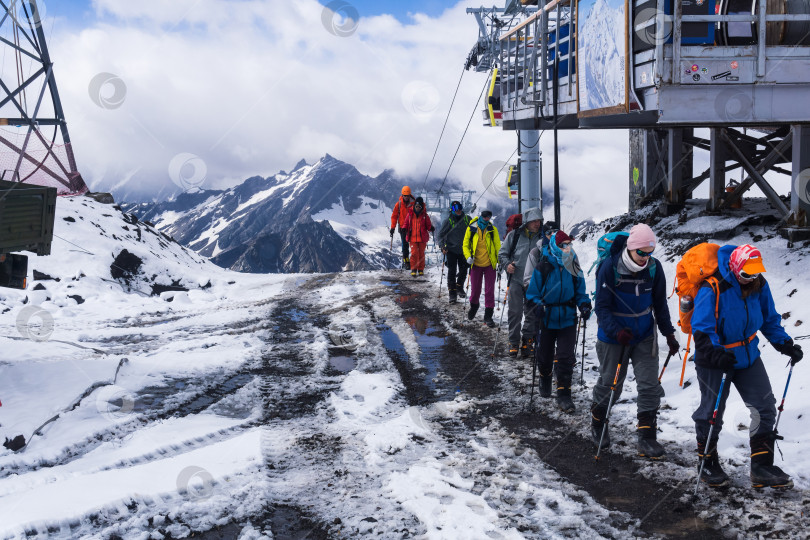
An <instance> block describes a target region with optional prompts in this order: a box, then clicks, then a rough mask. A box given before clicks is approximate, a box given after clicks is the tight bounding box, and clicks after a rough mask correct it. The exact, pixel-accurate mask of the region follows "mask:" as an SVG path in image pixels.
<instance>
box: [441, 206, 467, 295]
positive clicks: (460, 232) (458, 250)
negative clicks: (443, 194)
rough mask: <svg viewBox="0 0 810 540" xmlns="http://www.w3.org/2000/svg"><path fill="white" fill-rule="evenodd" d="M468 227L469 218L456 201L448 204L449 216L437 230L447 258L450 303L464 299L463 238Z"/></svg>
mask: <svg viewBox="0 0 810 540" xmlns="http://www.w3.org/2000/svg"><path fill="white" fill-rule="evenodd" d="M469 226H470V217H469V216H468V215H466V214H465V213H464V208H463V207H462V206H461V203H460V202H458V201H453V202H452V203H450V215H449V216H448V218H447V219H446V220H444V223H442V228H441V229H440V230H439V246H440V247H441V248H442V253H444V254H445V255H446V256H447V289H448V291H449V293H450V303H451V304H454V303H455V302H456V300H457V299H458V297H459V296H460V297H461V298H465V294H464V280H466V279H467V261H466V260H465V259H466V257H465V256H464V236H465V235H466V233H467V227H469Z"/></svg>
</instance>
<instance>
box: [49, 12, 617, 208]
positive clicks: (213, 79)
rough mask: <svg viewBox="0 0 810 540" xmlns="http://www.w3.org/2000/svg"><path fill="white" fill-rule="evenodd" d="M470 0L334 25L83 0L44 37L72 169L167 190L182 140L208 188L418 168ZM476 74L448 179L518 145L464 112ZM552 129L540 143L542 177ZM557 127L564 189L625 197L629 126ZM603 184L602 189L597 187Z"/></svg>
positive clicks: (444, 152) (150, 192)
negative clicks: (87, 20) (311, 167)
mask: <svg viewBox="0 0 810 540" xmlns="http://www.w3.org/2000/svg"><path fill="white" fill-rule="evenodd" d="M468 5H470V6H473V5H477V4H476V2H475V1H473V0H464V1H461V2H459V3H458V4H457V5H456V6H455V7H453V8H452V9H448V10H447V11H445V12H444V13H443V14H442V15H441V16H440V17H438V18H430V17H427V16H424V15H415V16H414V17H413V20H412V23H411V24H402V23H401V22H399V21H397V20H396V19H395V18H394V17H392V16H375V17H364V16H363V13H362V12H359V15H360V18H359V20H358V21H357V24H356V28H354V30H353V31H352V32H351V34H350V35H347V36H346V37H340V33H339V32H338V33H335V32H332V31H330V30H329V29H328V28H327V27H326V25H325V24H324V7H323V6H322V5H321V4H319V3H318V2H316V1H315V0H296V1H295V2H288V1H282V0H272V1H226V0H173V1H172V2H165V1H162V0H142V1H140V2H130V1H124V0H94V3H93V8H94V10H95V13H96V19H95V20H94V21H92V23H91V24H90V25H89V26H86V27H84V28H79V29H76V28H73V27H71V26H70V24H68V23H64V24H57V25H55V27H54V31H53V35H52V37H51V40H50V43H51V49H52V56H53V58H54V61H55V73H56V77H57V81H58V84H59V88H60V91H61V93H62V100H63V103H64V107H65V112H66V116H67V120H68V125H69V127H70V130H71V135H72V139H73V143H74V149H75V153H76V158H77V162H78V166H79V169H80V170H81V171H82V172H83V174H84V176H85V178H86V180H87V181H88V183H89V184H91V186H92V187H93V188H94V189H110V188H111V187H112V186H118V187H117V188H116V189H117V190H119V192H121V193H127V194H128V195H131V194H133V193H135V192H140V193H141V194H142V195H144V196H146V197H150V196H166V195H167V194H168V193H170V192H171V191H172V190H173V189H175V187H176V184H175V183H173V182H172V178H171V175H170V172H169V167H170V164H171V163H172V160H174V159H175V158H176V157H177V156H178V155H181V154H193V155H195V156H199V157H200V159H202V160H203V161H204V163H205V168H206V171H207V176H206V179H205V181H204V187H225V186H226V185H229V184H232V183H233V182H235V181H239V180H241V179H244V178H247V177H250V176H253V175H256V174H260V175H265V176H266V175H270V174H273V173H275V172H277V171H278V170H281V169H289V168H290V167H292V166H293V165H294V164H295V163H296V162H297V161H298V160H299V159H301V158H306V159H307V160H309V161H310V162H311V161H313V160H316V159H318V158H319V157H321V156H322V155H324V154H325V153H330V154H332V155H333V156H335V157H337V158H338V159H342V160H344V161H346V162H348V163H351V164H353V165H355V166H356V167H357V168H358V169H359V170H361V171H362V172H364V173H366V174H370V175H376V174H379V173H380V172H381V171H382V170H383V169H390V168H392V169H394V170H395V171H396V173H397V174H399V175H401V176H403V177H412V178H417V179H422V178H424V176H425V174H426V172H427V169H428V165H429V164H430V161H431V158H432V157H433V153H434V150H435V148H436V143H437V140H438V137H439V133H440V132H441V130H442V125H443V123H444V120H445V115H446V114H447V110H448V108H449V107H450V103H451V100H452V98H453V92H454V91H455V88H456V85H457V83H458V78H459V76H460V75H461V72H462V69H461V68H462V64H463V62H464V59H465V58H466V56H467V53H468V52H469V50H470V48H471V47H472V46H473V44H474V43H475V40H476V39H477V25H476V23H475V20H474V19H473V17H472V16H471V15H467V14H466V13H465V8H466V7H467V6H468ZM340 16H341V14H337V17H338V19H336V21H337V23H336V24H338V25H341V24H342V25H343V26H342V28H347V26H346V19H345V18H343V19H341V18H340ZM346 33H348V32H346ZM336 34H338V35H336ZM99 74H111V75H114V76H115V77H117V78H118V79H120V81H121V82H122V83H123V85H125V98H124V99H123V101H122V102H121V103H120V104H118V102H116V101H111V100H112V98H113V97H115V96H112V97H111V96H109V95H107V98H109V99H108V100H107V101H106V103H115V104H116V107H115V108H111V107H102V106H99V104H98V103H99V101H100V100H99V99H98V98H96V99H94V98H93V97H92V95H91V94H90V86H91V83H92V81H93V80H94V77H96V81H98V80H99V79H98V78H97V76H98V75H99ZM485 83H486V76H485V75H484V74H480V73H474V72H465V73H464V76H463V79H462V84H461V87H460V90H459V93H458V97H457V98H456V102H455V105H454V107H453V113H452V114H451V116H450V118H449V121H448V124H447V128H446V129H445V132H444V137H443V139H442V142H441V145H440V146H439V151H438V154H437V155H436V158H435V162H434V165H433V168H432V169H431V173H430V176H431V177H438V178H443V177H444V176H445V174H446V173H447V168H448V165H449V164H450V160H451V158H452V156H453V154H454V152H455V151H456V148H457V146H458V143H459V140H460V139H461V136H462V133H463V132H464V130H465V127H466V125H467V122H468V120H469V118H470V115H471V113H472V114H473V119H472V123H471V125H470V128H469V131H468V132H467V134H466V137H465V139H464V143H463V145H462V147H461V149H460V151H459V153H458V156H457V157H456V160H455V163H454V164H453V167H452V169H451V170H450V172H449V177H450V178H453V179H459V180H461V181H462V182H464V183H465V184H466V185H468V186H470V187H471V188H472V189H480V177H481V171H482V170H483V169H484V167H485V166H486V164H488V163H490V162H491V161H493V160H505V159H506V158H507V157H509V155H510V154H511V153H512V151H513V150H514V148H515V144H516V137H515V134H514V133H513V132H504V131H501V130H497V129H493V128H486V127H484V126H483V125H482V124H483V119H482V117H481V113H480V110H478V108H476V110H473V107H474V106H475V103H476V99H477V98H478V96H479V94H480V92H481V89H482V87H483V85H484V84H485ZM115 91H116V89H115V88H113V87H106V88H102V89H101V92H108V93H114V92H115ZM101 102H102V103H105V101H103V100H101ZM622 133H624V132H622ZM551 140H552V138H551V135H550V133H546V134H545V135H544V136H543V139H542V141H541V148H542V150H543V152H544V159H545V161H544V167H543V168H544V174H545V179H546V182H545V185H546V187H548V186H550V185H551V184H550V182H551V179H552V176H551V174H552V170H553V169H552V168H551V166H552V161H551V146H550V145H551ZM560 141H561V144H562V145H563V147H564V150H563V152H562V153H561V162H560V169H561V172H562V179H563V185H564V189H565V190H566V191H565V192H566V193H567V194H569V195H570V196H572V197H578V198H581V199H582V204H583V205H584V206H585V207H588V208H590V207H591V206H593V208H594V211H595V212H604V209H605V208H607V207H611V208H612V207H615V206H617V205H618V208H614V210H616V209H621V208H623V207H624V206H625V205H626V200H627V196H626V189H627V187H626V184H627V139H626V137H625V136H624V135H622V136H621V137H620V136H618V135H617V134H616V132H609V131H604V132H570V131H569V132H561V134H560ZM515 159H516V158H515ZM513 161H514V160H513ZM127 179H128V180H127ZM606 185H611V186H612V187H611V190H610V196H608V197H604V196H598V195H596V194H595V193H594V189H595V188H596V187H597V186H599V187H600V188H602V187H604V186H606ZM617 187H618V188H619V189H616V188H617ZM622 192H624V195H622ZM611 197H612V198H611Z"/></svg>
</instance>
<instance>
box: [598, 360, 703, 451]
mask: <svg viewBox="0 0 810 540" xmlns="http://www.w3.org/2000/svg"><path fill="white" fill-rule="evenodd" d="M626 350H627V346H626V345H625V346H623V347H622V354H621V356H619V365H617V366H616V375H615V376H614V377H613V385H612V386H611V387H610V399H609V400H608V408H607V411H605V420H604V421H603V422H602V436H601V437H599V446H598V447H597V448H596V461H599V453H600V452H601V451H602V441H604V440H605V433H607V427H608V420H609V418H610V408H611V407H612V406H613V397H614V396H615V395H616V385H617V384H618V383H619V372H621V370H622V361H623V360H624V353H625V351H626ZM715 412H717V411H715Z"/></svg>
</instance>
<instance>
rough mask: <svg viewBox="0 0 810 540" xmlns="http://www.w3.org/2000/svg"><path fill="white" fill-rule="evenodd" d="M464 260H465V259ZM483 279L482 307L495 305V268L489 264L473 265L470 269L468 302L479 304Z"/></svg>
mask: <svg viewBox="0 0 810 540" xmlns="http://www.w3.org/2000/svg"><path fill="white" fill-rule="evenodd" d="M465 262H466V261H465ZM482 279H483V280H484V307H487V308H494V307H495V269H494V268H492V267H491V266H475V265H473V267H472V268H471V269H470V281H472V290H470V304H479V303H480V302H479V300H480V296H481V280H482Z"/></svg>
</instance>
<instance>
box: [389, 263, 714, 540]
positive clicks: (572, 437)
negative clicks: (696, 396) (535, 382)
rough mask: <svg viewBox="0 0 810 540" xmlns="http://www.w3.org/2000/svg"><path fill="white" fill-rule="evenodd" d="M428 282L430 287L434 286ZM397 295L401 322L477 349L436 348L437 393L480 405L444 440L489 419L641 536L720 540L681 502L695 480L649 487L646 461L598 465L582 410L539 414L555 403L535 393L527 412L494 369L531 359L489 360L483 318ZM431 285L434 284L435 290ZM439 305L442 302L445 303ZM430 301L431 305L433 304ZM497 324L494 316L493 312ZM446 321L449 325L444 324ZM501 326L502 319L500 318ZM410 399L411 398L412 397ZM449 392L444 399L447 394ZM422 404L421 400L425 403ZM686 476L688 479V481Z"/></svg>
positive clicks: (412, 387) (413, 288) (415, 293)
mask: <svg viewBox="0 0 810 540" xmlns="http://www.w3.org/2000/svg"><path fill="white" fill-rule="evenodd" d="M431 285H433V284H431ZM399 287H400V288H401V289H402V291H404V292H406V293H408V294H407V295H406V296H407V297H408V300H407V301H406V302H404V303H403V304H402V309H403V315H404V316H405V317H409V316H410V317H415V318H419V319H422V320H425V321H428V324H429V325H430V326H432V327H442V325H447V326H450V327H451V328H452V329H453V330H455V331H456V332H458V334H459V337H461V336H463V338H464V341H468V342H471V343H473V344H475V345H477V347H476V349H478V350H479V351H486V353H484V354H483V355H482V354H481V353H479V355H478V358H476V359H475V361H473V360H472V358H471V355H470V353H469V352H468V351H469V349H468V348H467V347H465V346H464V345H463V344H462V343H460V341H459V339H457V337H456V336H455V335H454V334H453V333H452V332H449V333H448V336H447V338H446V340H445V344H444V346H443V347H442V348H441V352H440V354H438V355H437V356H438V357H439V358H440V360H439V362H440V365H439V369H440V370H441V371H442V372H444V373H446V374H447V375H449V378H450V380H452V381H456V382H455V383H453V384H454V385H455V388H453V387H452V386H453V385H451V387H447V388H443V389H440V390H439V391H438V393H439V394H444V396H443V399H452V391H453V390H455V389H456V388H458V389H461V390H462V391H464V392H465V393H468V394H470V395H471V396H472V397H474V398H476V399H477V400H479V401H480V403H481V404H480V406H479V407H478V410H476V411H475V413H474V414H464V413H462V414H461V416H460V422H461V424H463V426H462V427H461V428H459V427H458V426H453V425H452V423H447V424H446V425H445V427H446V429H448V430H449V432H447V433H444V434H443V435H445V436H447V437H451V438H453V439H458V438H463V437H464V436H465V433H464V432H466V435H467V436H469V434H470V433H473V432H475V431H476V430H479V429H482V428H484V427H485V426H486V425H488V424H489V423H490V421H491V420H492V419H495V420H497V422H498V423H499V424H500V425H501V426H502V427H503V428H505V429H506V430H507V431H509V432H511V433H514V434H515V435H516V436H518V437H519V439H520V441H521V442H522V444H523V445H525V447H527V448H531V449H533V450H534V451H535V452H536V453H537V455H538V456H539V457H540V458H541V459H542V461H543V462H544V463H546V464H547V465H548V466H550V467H551V468H552V469H554V470H555V471H556V472H557V473H558V474H559V475H560V476H562V477H563V478H565V479H566V480H567V481H569V482H571V483H572V484H575V485H576V486H578V487H580V488H581V489H583V490H584V491H586V492H587V493H588V494H589V495H590V496H591V497H593V499H594V500H596V501H597V502H599V503H600V504H602V505H603V506H605V507H606V508H608V509H610V510H615V511H618V512H621V513H626V514H629V515H630V516H632V517H633V518H635V520H637V521H636V526H637V527H638V529H640V530H638V529H637V530H636V534H638V533H642V531H643V533H647V534H649V535H662V536H665V537H668V538H685V537H690V538H694V539H703V538H718V537H721V536H722V535H721V532H720V531H718V530H716V529H714V528H712V527H711V526H710V524H709V523H707V522H705V521H703V520H702V519H700V518H698V517H697V512H696V508H694V507H693V505H692V504H691V503H684V502H682V501H680V500H679V499H680V498H681V496H682V495H683V494H684V493H685V492H687V491H689V490H690V488H691V486H692V483H691V481H688V482H679V481H671V482H660V481H656V482H652V481H649V480H647V479H645V478H644V477H643V476H641V475H640V474H638V470H639V469H640V468H641V467H642V466H646V464H647V462H644V461H641V460H640V459H632V458H630V457H626V456H624V455H622V454H617V453H612V452H604V453H603V454H602V457H601V458H600V460H599V462H597V461H596V460H595V459H594V450H595V448H594V444H593V443H592V442H591V441H590V440H588V439H586V438H585V437H583V436H582V434H580V433H578V431H579V429H580V427H581V425H584V423H586V422H587V418H585V416H586V413H583V412H582V411H583V406H582V405H580V410H579V411H578V412H577V413H575V414H574V415H571V416H568V415H563V414H562V413H558V412H557V411H554V412H552V413H551V414H549V413H548V412H544V411H543V409H544V408H545V409H548V408H550V407H551V406H552V403H553V400H542V402H541V400H540V399H538V397H537V395H536V394H535V398H534V404H535V405H534V409H535V411H536V412H535V411H528V410H527V405H528V401H529V397H528V395H526V394H525V391H524V390H528V388H527V385H525V384H521V386H520V387H518V388H515V386H514V385H515V383H516V382H517V381H516V380H514V379H513V380H509V378H508V377H507V376H506V375H505V374H504V373H503V372H502V370H501V369H499V364H500V363H502V362H518V363H519V362H522V363H523V366H524V370H525V372H526V373H525V374H526V375H528V377H529V379H530V374H531V362H530V360H528V359H522V360H517V361H515V360H510V359H506V358H504V357H503V356H501V354H503V351H504V348H503V347H502V346H499V347H498V349H499V351H498V353H499V354H498V357H497V358H492V355H491V351H492V349H493V340H494V338H495V334H496V330H492V329H489V328H486V327H485V326H483V325H482V324H481V321H480V319H481V313H480V312H479V314H478V315H477V316H476V320H475V321H473V322H467V321H466V318H465V317H463V310H464V304H461V303H459V304H458V305H456V306H449V305H447V304H444V306H442V305H441V304H439V310H438V311H437V309H436V307H434V306H426V305H425V301H424V299H425V296H428V297H432V296H433V295H432V294H428V295H425V294H419V293H420V292H422V290H423V289H422V286H421V284H419V285H417V284H409V283H408V281H407V279H403V280H402V282H401V283H400V284H399ZM432 288H435V285H433V286H432ZM439 302H442V303H443V302H445V299H444V298H442V299H441V300H440V301H439ZM430 303H431V304H435V302H430ZM495 317H496V321H497V320H498V317H499V312H498V311H496V314H495ZM448 321H449V322H448ZM504 325H505V321H504ZM505 339H506V329H505V327H504V328H502V329H501V331H500V336H499V341H500V342H501V343H503V342H504V340H505ZM409 375H411V376H410V377H408V378H405V377H403V382H404V383H405V385H406V387H407V388H408V392H409V400H411V399H413V404H415V405H419V404H420V398H422V396H421V395H420V391H419V390H418V389H419V387H420V385H419V382H418V381H417V383H416V384H414V383H410V384H409V379H414V378H416V377H414V376H413V375H416V374H409ZM410 394H416V395H415V396H414V397H411V396H410ZM448 395H449V397H448ZM423 399H424V398H423ZM621 438H622V435H620V434H618V433H617V434H615V435H614V439H617V441H616V442H615V443H614V444H618V445H623V444H633V445H634V444H635V440H634V439H628V440H627V442H626V443H625V442H622V441H620V440H619V439H621ZM686 478H688V479H690V480H691V478H692V477H689V476H686ZM624 522H625V519H624V518H622V517H620V516H617V522H616V523H615V525H616V526H617V527H619V528H621V527H622V526H624Z"/></svg>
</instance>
